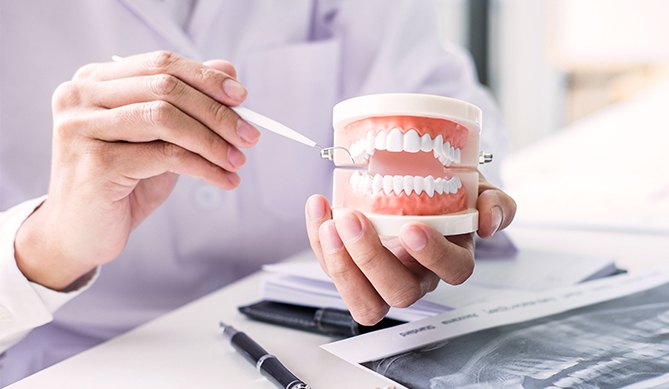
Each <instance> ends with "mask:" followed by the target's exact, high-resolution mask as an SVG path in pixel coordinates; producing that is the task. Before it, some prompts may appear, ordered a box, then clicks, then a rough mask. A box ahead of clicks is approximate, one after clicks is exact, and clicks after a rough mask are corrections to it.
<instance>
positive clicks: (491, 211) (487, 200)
mask: <svg viewBox="0 0 669 389" xmlns="http://www.w3.org/2000/svg"><path fill="white" fill-rule="evenodd" d="M476 208H477V209H478V211H479V229H478V234H479V236H481V237H482V238H488V237H491V236H493V235H494V234H495V232H497V231H500V230H502V229H504V228H506V227H507V226H508V225H509V224H511V221H512V220H513V218H514V216H515V215H516V202H515V201H514V200H513V198H511V196H509V195H507V194H506V193H504V192H503V191H502V190H500V189H498V188H497V187H495V186H494V185H491V184H490V183H489V182H488V181H487V180H486V179H485V177H483V175H480V179H479V196H478V199H477V201H476Z"/></svg>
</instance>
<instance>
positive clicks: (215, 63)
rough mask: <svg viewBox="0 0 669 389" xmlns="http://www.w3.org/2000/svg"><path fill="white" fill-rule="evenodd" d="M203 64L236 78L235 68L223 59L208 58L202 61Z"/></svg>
mask: <svg viewBox="0 0 669 389" xmlns="http://www.w3.org/2000/svg"><path fill="white" fill-rule="evenodd" d="M204 66H207V67H210V68H212V69H216V70H220V71H221V72H223V73H225V74H227V75H229V76H230V77H232V78H237V69H235V67H234V66H233V65H232V64H231V63H230V62H228V61H226V60H224V59H210V60H209V61H205V62H204Z"/></svg>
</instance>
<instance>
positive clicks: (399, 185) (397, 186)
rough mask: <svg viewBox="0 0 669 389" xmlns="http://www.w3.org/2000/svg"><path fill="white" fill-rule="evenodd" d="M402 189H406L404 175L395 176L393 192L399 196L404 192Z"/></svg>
mask: <svg viewBox="0 0 669 389" xmlns="http://www.w3.org/2000/svg"><path fill="white" fill-rule="evenodd" d="M402 189H404V177H403V176H393V192H395V194H396V195H397V196H399V195H400V194H402Z"/></svg>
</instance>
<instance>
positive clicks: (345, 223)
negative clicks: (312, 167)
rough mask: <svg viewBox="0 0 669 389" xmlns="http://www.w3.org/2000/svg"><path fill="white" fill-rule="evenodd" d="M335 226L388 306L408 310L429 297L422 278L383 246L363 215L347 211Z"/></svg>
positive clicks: (338, 217)
mask: <svg viewBox="0 0 669 389" xmlns="http://www.w3.org/2000/svg"><path fill="white" fill-rule="evenodd" d="M335 225H336V227H337V232H338V233H339V236H340V237H341V238H342V240H343V242H344V245H345V246H346V250H347V251H348V252H349V254H350V256H351V258H352V259H353V261H354V262H355V264H356V265H357V266H358V267H359V268H360V270H361V271H362V273H363V274H364V275H365V276H366V277H367V279H368V280H369V281H370V282H371V283H372V285H373V286H374V288H375V289H376V290H377V291H378V293H379V295H381V297H382V298H383V300H384V301H385V302H386V303H388V304H389V305H390V306H393V307H401V308H405V307H408V306H409V305H411V304H413V303H414V302H416V301H417V300H418V299H420V298H421V297H423V295H425V293H426V291H425V290H423V285H422V282H421V279H420V277H419V276H418V275H416V274H414V273H413V272H411V271H410V270H409V269H407V268H406V267H405V266H404V265H403V264H402V263H401V262H400V260H399V259H397V257H395V255H393V253H392V252H390V250H388V249H387V248H386V247H384V246H383V245H382V244H381V241H380V239H379V235H378V234H377V233H376V231H375V230H374V227H373V226H372V224H371V223H370V222H369V220H368V219H367V218H366V217H364V216H363V215H362V214H361V213H360V212H358V211H351V210H343V211H342V212H341V214H338V215H337V216H336V217H335Z"/></svg>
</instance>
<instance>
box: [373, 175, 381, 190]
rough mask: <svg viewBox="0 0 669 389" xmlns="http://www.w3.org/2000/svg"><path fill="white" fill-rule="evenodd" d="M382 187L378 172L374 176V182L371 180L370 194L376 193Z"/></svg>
mask: <svg viewBox="0 0 669 389" xmlns="http://www.w3.org/2000/svg"><path fill="white" fill-rule="evenodd" d="M382 188H383V177H381V175H380V174H376V175H375V176H374V182H372V194H377V193H379V192H380V191H381V189H382Z"/></svg>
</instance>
